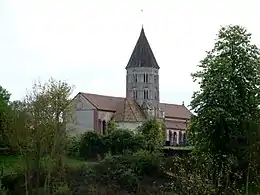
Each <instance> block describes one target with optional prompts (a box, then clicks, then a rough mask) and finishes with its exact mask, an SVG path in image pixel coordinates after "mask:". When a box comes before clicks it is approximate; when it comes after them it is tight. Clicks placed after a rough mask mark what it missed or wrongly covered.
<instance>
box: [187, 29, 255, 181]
mask: <svg viewBox="0 0 260 195" xmlns="http://www.w3.org/2000/svg"><path fill="white" fill-rule="evenodd" d="M259 57H260V50H259V49H258V48H257V47H256V46H255V45H254V44H252V43H251V34H250V33H248V32H247V30H246V29H245V28H243V27H240V26H232V25H230V26H227V27H222V28H221V29H220V31H219V33H218V39H217V40H216V43H215V45H214V48H213V49H212V50H211V51H209V52H207V56H206V58H205V59H203V60H202V61H201V62H200V64H199V68H200V70H199V71H197V72H196V73H194V74H192V77H193V79H194V81H195V82H196V81H198V83H199V85H200V90H199V91H197V92H195V93H194V95H193V99H192V101H191V108H192V110H193V111H194V112H195V113H196V116H194V117H192V119H191V123H190V127H189V136H190V139H191V141H192V143H193V145H194V146H195V148H196V149H197V151H199V152H201V153H202V154H204V157H205V156H206V157H207V158H211V159H213V162H214V167H215V168H214V170H217V171H216V172H219V171H220V169H222V168H223V166H224V164H225V163H226V164H227V161H229V160H230V158H231V156H232V157H234V158H235V159H239V158H240V157H241V156H240V155H241V148H243V149H244V148H245V147H247V146H246V143H248V141H247V140H245V139H247V136H246V132H247V131H248V129H247V128H240V127H241V126H243V125H242V124H243V123H244V122H249V121H251V122H256V123H257V122H259V108H258V106H259V105H260V96H259V87H260V66H259V65H260V60H259V59H260V58H259ZM242 141H243V142H242ZM242 143H245V144H244V145H243V144H242ZM241 144H242V145H243V147H242V146H241ZM243 155H244V153H243ZM247 155H248V153H247ZM221 167H222V168H221ZM216 172H215V173H214V174H213V178H214V177H215V178H216V177H217V176H216V174H217V173H216ZM226 172H227V171H226ZM224 175H225V174H224ZM214 182H216V181H214Z"/></svg>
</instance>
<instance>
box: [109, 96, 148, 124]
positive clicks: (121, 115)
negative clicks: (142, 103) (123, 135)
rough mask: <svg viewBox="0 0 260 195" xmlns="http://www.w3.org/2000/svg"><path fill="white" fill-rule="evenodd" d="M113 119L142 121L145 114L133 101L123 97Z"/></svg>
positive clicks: (144, 118)
mask: <svg viewBox="0 0 260 195" xmlns="http://www.w3.org/2000/svg"><path fill="white" fill-rule="evenodd" d="M114 119H115V121H125V122H126V121H127V122H143V121H145V120H146V116H145V114H144V113H143V111H142V110H141V109H140V107H139V105H138V104H137V103H136V102H135V101H133V100H130V99H127V98H125V100H124V102H123V103H121V105H119V106H118V107H117V110H116V112H115V115H114Z"/></svg>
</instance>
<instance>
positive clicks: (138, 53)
mask: <svg viewBox="0 0 260 195" xmlns="http://www.w3.org/2000/svg"><path fill="white" fill-rule="evenodd" d="M137 67H150V68H157V69H159V68H160V67H159V66H158V64H157V61H156V59H155V57H154V54H153V51H152V49H151V47H150V45H149V42H148V40H147V38H146V36H145V33H144V29H143V27H142V30H141V33H140V36H139V38H138V40H137V43H136V45H135V48H134V51H133V53H132V55H131V57H130V59H129V62H128V64H127V66H126V69H127V68H137Z"/></svg>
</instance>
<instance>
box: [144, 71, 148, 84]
mask: <svg viewBox="0 0 260 195" xmlns="http://www.w3.org/2000/svg"><path fill="white" fill-rule="evenodd" d="M144 82H145V83H148V74H147V73H144Z"/></svg>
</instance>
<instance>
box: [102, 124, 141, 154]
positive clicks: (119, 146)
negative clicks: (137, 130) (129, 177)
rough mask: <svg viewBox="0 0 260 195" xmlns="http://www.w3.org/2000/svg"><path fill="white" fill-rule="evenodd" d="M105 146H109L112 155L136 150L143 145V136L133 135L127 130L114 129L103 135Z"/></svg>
mask: <svg viewBox="0 0 260 195" xmlns="http://www.w3.org/2000/svg"><path fill="white" fill-rule="evenodd" d="M105 140H106V147H109V148H110V152H111V154H112V155H119V154H124V153H125V152H136V151H138V150H139V149H141V148H142V147H143V146H144V138H143V137H142V136H140V135H135V134H134V133H133V132H132V131H129V130H124V129H121V130H116V131H113V132H111V134H109V135H107V136H106V137H105Z"/></svg>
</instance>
